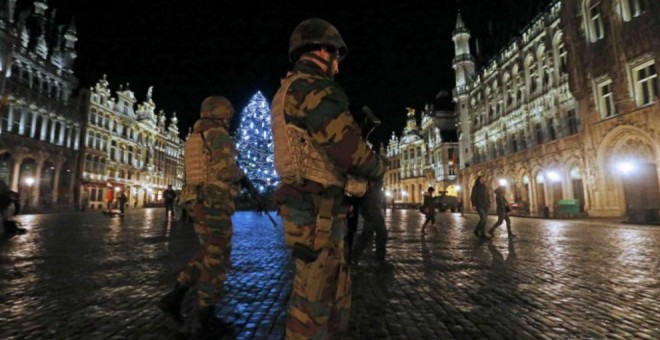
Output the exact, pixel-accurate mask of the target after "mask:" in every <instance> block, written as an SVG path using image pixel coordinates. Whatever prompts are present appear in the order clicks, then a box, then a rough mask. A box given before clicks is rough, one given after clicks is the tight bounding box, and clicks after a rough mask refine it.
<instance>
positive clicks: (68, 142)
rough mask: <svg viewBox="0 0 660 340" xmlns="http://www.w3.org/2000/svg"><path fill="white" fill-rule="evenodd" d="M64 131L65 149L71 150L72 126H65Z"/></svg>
mask: <svg viewBox="0 0 660 340" xmlns="http://www.w3.org/2000/svg"><path fill="white" fill-rule="evenodd" d="M66 131H67V134H66V147H67V148H71V147H72V146H73V126H71V125H69V126H67V129H66Z"/></svg>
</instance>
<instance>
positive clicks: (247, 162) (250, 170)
mask: <svg viewBox="0 0 660 340" xmlns="http://www.w3.org/2000/svg"><path fill="white" fill-rule="evenodd" d="M270 116H271V112H270V105H269V104H268V102H267V101H266V98H265V97H264V96H263V95H262V94H261V91H257V93H255V94H254V95H253V96H252V98H250V101H249V102H248V104H247V106H246V107H245V108H244V109H243V111H241V120H240V123H239V125H238V130H237V132H236V144H237V145H236V148H237V150H238V166H239V167H240V168H241V169H242V170H243V172H245V174H246V175H247V176H248V178H249V179H250V181H252V183H253V184H254V187H255V188H257V190H258V191H259V192H261V193H263V192H265V191H272V190H273V188H275V186H276V185H277V183H278V182H279V178H278V177H277V173H276V172H275V164H274V159H275V158H274V153H275V150H274V147H273V135H272V132H271V128H270Z"/></svg>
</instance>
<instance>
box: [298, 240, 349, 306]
mask: <svg viewBox="0 0 660 340" xmlns="http://www.w3.org/2000/svg"><path fill="white" fill-rule="evenodd" d="M331 253H332V250H330V249H324V250H323V251H321V253H320V254H319V255H318V258H317V260H316V261H314V262H312V263H305V264H301V263H299V265H301V267H300V268H296V269H297V270H300V271H301V272H302V273H303V275H300V276H298V277H296V280H295V281H294V285H297V287H296V289H297V291H301V292H304V294H305V296H306V297H307V299H308V300H309V301H311V302H322V303H329V302H332V300H333V299H334V298H335V294H336V293H335V288H336V283H337V274H338V271H337V269H338V267H339V260H338V259H337V258H336V257H335V256H332V255H331Z"/></svg>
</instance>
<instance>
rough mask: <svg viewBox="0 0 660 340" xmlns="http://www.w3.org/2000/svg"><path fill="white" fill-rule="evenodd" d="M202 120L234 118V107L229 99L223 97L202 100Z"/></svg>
mask: <svg viewBox="0 0 660 340" xmlns="http://www.w3.org/2000/svg"><path fill="white" fill-rule="evenodd" d="M199 116H200V117H202V118H212V119H213V118H231V117H233V116H234V107H233V106H231V102H230V101H229V99H227V98H225V97H223V96H211V97H207V98H206V99H204V101H203V102H202V108H201V109H200V114H199Z"/></svg>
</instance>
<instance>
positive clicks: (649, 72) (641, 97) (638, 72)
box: [633, 61, 658, 106]
mask: <svg viewBox="0 0 660 340" xmlns="http://www.w3.org/2000/svg"><path fill="white" fill-rule="evenodd" d="M633 77H634V78H635V98H636V100H637V105H638V106H643V105H647V104H650V103H653V102H654V101H655V97H656V96H657V95H658V74H657V73H656V70H655V63H654V62H653V61H650V62H648V63H645V64H643V65H641V66H638V67H637V68H635V69H633Z"/></svg>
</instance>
